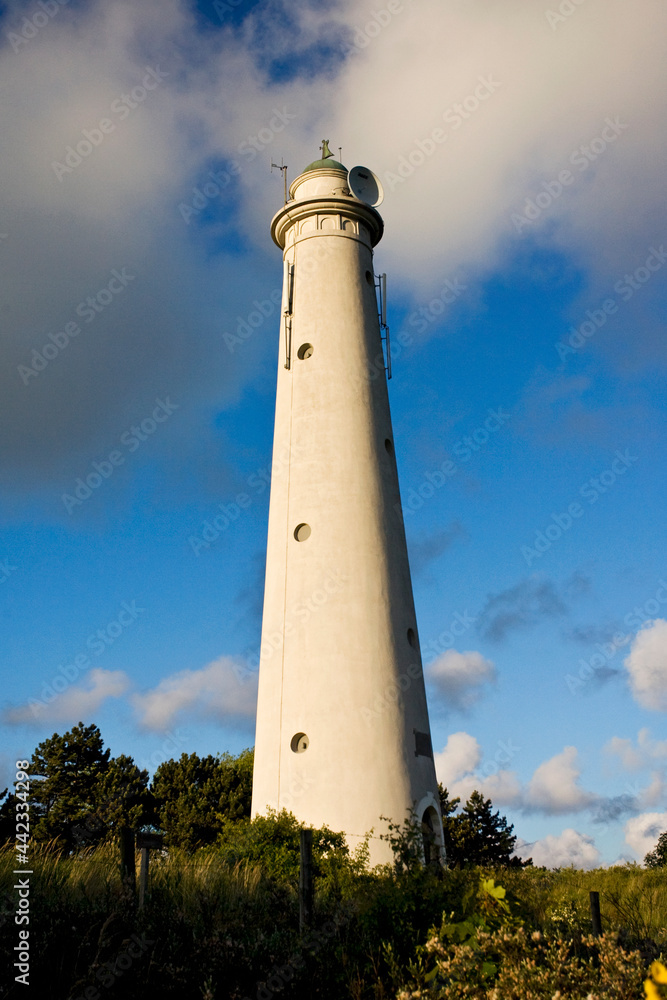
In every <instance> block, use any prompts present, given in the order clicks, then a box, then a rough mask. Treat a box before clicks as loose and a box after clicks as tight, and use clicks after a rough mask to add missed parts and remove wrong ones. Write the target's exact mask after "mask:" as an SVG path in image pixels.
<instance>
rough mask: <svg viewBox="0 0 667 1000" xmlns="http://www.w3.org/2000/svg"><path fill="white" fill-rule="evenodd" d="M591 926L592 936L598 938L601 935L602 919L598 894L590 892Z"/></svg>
mask: <svg viewBox="0 0 667 1000" xmlns="http://www.w3.org/2000/svg"><path fill="white" fill-rule="evenodd" d="M590 899H591V924H592V925H593V935H594V936H595V937H600V935H601V934H602V917H601V916H600V893H599V892H591V894H590Z"/></svg>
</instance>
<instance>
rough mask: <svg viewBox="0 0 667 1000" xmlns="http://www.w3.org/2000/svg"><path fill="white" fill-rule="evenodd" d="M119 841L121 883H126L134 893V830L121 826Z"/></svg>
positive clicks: (135, 883) (135, 884)
mask: <svg viewBox="0 0 667 1000" xmlns="http://www.w3.org/2000/svg"><path fill="white" fill-rule="evenodd" d="M119 843H120V877H121V880H122V882H123V885H126V886H127V888H128V889H129V890H130V891H131V892H133V893H134V892H135V890H136V887H137V880H136V873H135V870H134V830H131V829H130V827H129V826H121V828H120V830H119Z"/></svg>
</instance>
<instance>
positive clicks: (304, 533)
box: [294, 524, 310, 542]
mask: <svg viewBox="0 0 667 1000" xmlns="http://www.w3.org/2000/svg"><path fill="white" fill-rule="evenodd" d="M294 537H295V538H296V540H297V542H305V541H306V539H307V538H310V525H309V524H297V526H296V528H295V529H294Z"/></svg>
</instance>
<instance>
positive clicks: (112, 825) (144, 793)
mask: <svg viewBox="0 0 667 1000" xmlns="http://www.w3.org/2000/svg"><path fill="white" fill-rule="evenodd" d="M156 823H157V813H156V808H155V799H154V797H153V795H152V794H151V792H150V791H149V790H148V771H141V770H139V768H138V767H137V765H136V764H135V763H134V761H133V759H132V757H128V756H127V755H126V754H121V755H120V756H119V757H112V758H111V759H110V760H109V763H108V766H107V768H106V769H105V770H104V772H103V773H102V774H101V775H100V778H99V785H98V788H97V793H96V800H95V808H94V809H92V810H90V811H89V812H88V813H87V815H86V817H85V819H84V821H83V822H82V823H78V824H77V825H76V826H74V828H73V830H72V833H73V837H74V840H75V842H76V843H77V845H78V846H79V847H83V846H86V845H92V844H96V843H100V842H101V841H103V840H108V839H110V838H111V837H113V836H115V834H116V832H117V831H118V829H120V827H123V826H129V827H131V828H132V829H134V830H138V829H141V827H144V826H153V825H155V824H156Z"/></svg>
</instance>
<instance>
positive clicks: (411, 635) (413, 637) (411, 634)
mask: <svg viewBox="0 0 667 1000" xmlns="http://www.w3.org/2000/svg"><path fill="white" fill-rule="evenodd" d="M408 642H409V643H410V645H411V646H412V648H413V649H416V648H417V633H416V632H415V630H414V629H413V628H409V629H408Z"/></svg>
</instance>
